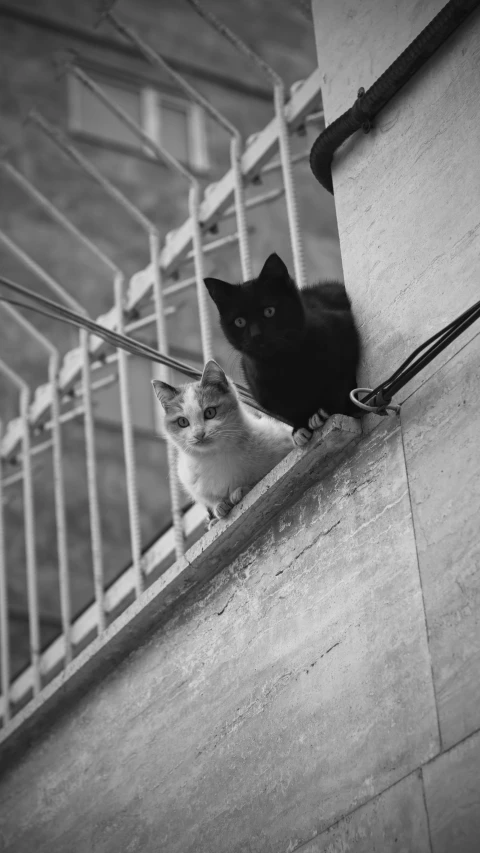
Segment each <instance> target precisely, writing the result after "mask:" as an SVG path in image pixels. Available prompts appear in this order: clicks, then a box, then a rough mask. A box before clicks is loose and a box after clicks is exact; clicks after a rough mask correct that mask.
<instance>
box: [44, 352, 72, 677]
mask: <svg viewBox="0 0 480 853" xmlns="http://www.w3.org/2000/svg"><path fill="white" fill-rule="evenodd" d="M58 370H59V355H58V353H55V354H54V355H52V356H51V359H50V364H49V376H50V384H51V387H52V457H53V494H54V500H55V518H56V527H57V552H58V574H59V587H60V614H61V620H62V629H63V635H64V637H65V664H68V663H70V661H71V660H72V636H71V621H72V611H71V604H70V575H69V566H68V545H67V519H66V513H65V480H64V475H63V453H62V430H61V422H60V394H59V391H58Z"/></svg>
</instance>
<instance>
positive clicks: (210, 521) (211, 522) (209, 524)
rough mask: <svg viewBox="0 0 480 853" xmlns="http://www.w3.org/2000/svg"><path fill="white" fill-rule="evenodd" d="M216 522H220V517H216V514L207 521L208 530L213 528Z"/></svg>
mask: <svg viewBox="0 0 480 853" xmlns="http://www.w3.org/2000/svg"><path fill="white" fill-rule="evenodd" d="M216 524H218V518H215V516H214V517H213V518H209V519H208V521H207V522H206V525H207V530H211V529H212V527H215V525H216Z"/></svg>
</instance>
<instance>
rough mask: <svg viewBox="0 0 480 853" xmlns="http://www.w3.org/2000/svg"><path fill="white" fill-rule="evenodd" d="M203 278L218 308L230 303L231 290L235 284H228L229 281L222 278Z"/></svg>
mask: <svg viewBox="0 0 480 853" xmlns="http://www.w3.org/2000/svg"><path fill="white" fill-rule="evenodd" d="M203 280H204V282H205V287H206V288H207V290H208V292H209V294H210V296H211V297H212V299H213V301H214V302H215V305H216V306H217V308H218V309H220V308H221V307H222V306H223V305H227V304H228V303H229V301H230V296H231V291H232V289H233V288H234V286H235V285H233V284H228V282H227V281H222V280H221V279H220V278H204V279H203Z"/></svg>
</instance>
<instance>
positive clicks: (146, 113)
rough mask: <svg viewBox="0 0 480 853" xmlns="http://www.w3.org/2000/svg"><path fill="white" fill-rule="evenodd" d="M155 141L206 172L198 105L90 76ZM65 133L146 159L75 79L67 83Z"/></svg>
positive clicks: (146, 88) (131, 137)
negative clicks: (70, 132) (66, 124)
mask: <svg viewBox="0 0 480 853" xmlns="http://www.w3.org/2000/svg"><path fill="white" fill-rule="evenodd" d="M90 76H91V77H92V79H93V80H94V81H95V82H96V83H98V85H99V86H101V87H102V89H103V90H104V92H105V94H106V95H108V97H109V98H111V100H112V101H113V102H114V103H116V104H118V106H119V107H121V108H122V109H123V111H124V112H125V113H127V115H129V116H130V118H132V119H133V121H135V122H136V124H138V125H139V126H140V127H141V128H142V130H143V131H144V133H146V134H147V135H148V136H149V137H150V138H151V139H153V140H154V141H155V142H158V143H159V144H160V145H162V146H163V147H164V148H165V149H166V150H167V151H169V152H170V153H171V154H173V155H174V156H175V157H176V158H177V159H178V160H180V161H181V162H183V163H186V164H187V165H189V166H191V167H192V168H193V169H194V170H196V171H205V170H207V169H208V167H209V163H208V153H207V141H206V127H205V113H204V111H203V109H202V108H201V107H199V106H198V105H197V104H193V103H191V102H190V101H187V100H184V99H182V98H179V97H176V96H174V95H170V94H168V93H164V92H161V91H159V90H158V89H155V88H153V87H152V86H150V85H146V84H145V83H142V82H135V81H132V82H124V81H123V80H122V81H119V80H114V79H112V78H107V77H106V76H104V75H103V74H102V75H100V74H90ZM68 101H69V128H70V130H71V131H73V132H74V133H76V134H79V135H82V136H84V137H86V138H88V139H89V140H91V141H96V142H103V143H105V144H107V145H108V144H110V145H113V146H115V147H120V148H122V149H124V150H128V151H131V152H137V153H139V154H140V153H142V154H146V155H147V156H149V155H150V152H149V151H148V150H146V149H145V146H144V145H143V144H142V142H141V141H140V140H139V139H138V138H137V137H136V136H135V134H134V133H133V132H132V131H131V130H130V129H129V128H128V127H127V126H126V125H124V124H123V122H121V121H120V119H118V118H117V117H116V116H115V115H114V114H113V113H112V112H111V111H110V110H109V109H108V108H107V107H106V106H105V105H104V104H102V102H101V101H100V100H99V99H98V98H97V97H96V95H95V94H94V93H93V92H91V91H90V90H89V89H88V88H87V87H86V86H85V85H84V84H83V83H82V82H81V81H80V80H79V79H78V78H77V77H75V76H74V75H73V74H71V75H70V76H69V78H68Z"/></svg>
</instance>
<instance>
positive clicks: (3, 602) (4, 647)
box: [0, 421, 10, 726]
mask: <svg viewBox="0 0 480 853" xmlns="http://www.w3.org/2000/svg"><path fill="white" fill-rule="evenodd" d="M2 436H3V424H2V421H0V443H1V440H2ZM0 666H1V668H2V695H3V708H4V711H3V725H4V726H7V725H8V723H9V722H10V632H9V626H8V578H7V556H6V551H5V517H4V513H3V466H2V460H1V459H0Z"/></svg>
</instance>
